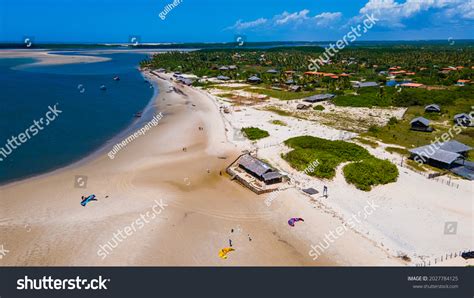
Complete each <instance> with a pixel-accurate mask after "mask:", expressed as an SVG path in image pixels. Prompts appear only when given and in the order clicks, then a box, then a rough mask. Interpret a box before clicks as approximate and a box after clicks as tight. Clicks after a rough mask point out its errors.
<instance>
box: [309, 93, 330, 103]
mask: <svg viewBox="0 0 474 298" xmlns="http://www.w3.org/2000/svg"><path fill="white" fill-rule="evenodd" d="M335 96H336V95H334V94H330V93H327V94H316V95H312V96H310V97H306V98H305V99H303V101H306V102H311V103H315V102H319V101H324V100H329V99H333V98H334V97H335Z"/></svg>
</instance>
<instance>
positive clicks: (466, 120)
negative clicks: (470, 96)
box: [454, 113, 472, 126]
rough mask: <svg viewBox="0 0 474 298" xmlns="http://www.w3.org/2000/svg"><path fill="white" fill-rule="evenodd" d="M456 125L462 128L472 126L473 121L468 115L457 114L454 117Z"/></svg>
mask: <svg viewBox="0 0 474 298" xmlns="http://www.w3.org/2000/svg"><path fill="white" fill-rule="evenodd" d="M454 123H456V124H458V125H461V126H471V125H472V119H471V117H470V116H469V115H468V114H466V113H461V114H456V115H454Z"/></svg>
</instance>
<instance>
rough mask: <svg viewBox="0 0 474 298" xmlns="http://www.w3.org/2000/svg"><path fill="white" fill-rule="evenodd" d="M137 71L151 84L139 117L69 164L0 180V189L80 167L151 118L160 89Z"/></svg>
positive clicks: (108, 149)
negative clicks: (151, 92)
mask: <svg viewBox="0 0 474 298" xmlns="http://www.w3.org/2000/svg"><path fill="white" fill-rule="evenodd" d="M137 71H138V72H139V73H140V75H141V76H142V78H143V79H147V80H148V81H149V82H150V84H151V85H152V86H153V94H152V96H151V97H150V99H149V101H148V102H147V104H146V105H145V106H144V107H143V114H142V117H140V118H139V119H133V120H132V121H131V122H130V124H129V125H127V126H126V127H125V128H124V129H123V130H121V131H119V132H117V133H116V134H115V135H114V136H113V137H112V138H110V139H108V140H106V141H105V142H104V143H103V144H102V145H100V146H99V147H97V148H96V149H94V150H93V151H91V152H89V153H85V154H83V155H81V156H80V157H78V158H77V159H74V160H73V161H71V162H70V163H69V164H67V165H64V166H59V167H57V168H54V169H51V170H48V171H46V172H42V173H37V174H32V175H28V176H25V177H21V178H18V179H12V180H7V181H4V182H0V189H1V188H2V187H4V186H8V185H10V184H11V185H14V184H17V183H22V182H27V181H30V180H34V179H36V178H41V177H47V176H49V175H54V174H58V173H61V171H62V170H72V169H74V168H75V167H80V166H82V165H84V164H86V163H88V162H91V161H93V160H94V159H95V158H97V157H99V156H100V155H101V154H103V153H106V152H108V151H110V149H111V148H113V146H114V145H115V144H116V143H119V142H120V141H122V139H123V137H126V136H128V134H130V133H132V132H133V131H135V130H137V129H139V128H140V127H141V124H143V123H146V122H148V121H150V120H151V119H152V118H153V115H151V114H152V113H153V112H155V111H156V112H159V111H157V110H156V107H155V98H156V97H157V96H158V94H159V92H160V90H159V88H158V84H157V83H156V82H155V81H153V80H149V77H147V76H145V74H144V73H143V72H142V71H141V70H140V69H139V68H137Z"/></svg>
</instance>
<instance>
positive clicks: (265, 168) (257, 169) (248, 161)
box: [238, 154, 273, 177]
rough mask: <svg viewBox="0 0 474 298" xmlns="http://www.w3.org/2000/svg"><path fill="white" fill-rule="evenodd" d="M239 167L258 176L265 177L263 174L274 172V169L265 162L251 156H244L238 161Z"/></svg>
mask: <svg viewBox="0 0 474 298" xmlns="http://www.w3.org/2000/svg"><path fill="white" fill-rule="evenodd" d="M238 163H239V165H240V166H242V167H244V168H246V169H247V170H249V171H251V172H252V173H254V174H255V175H257V176H260V177H263V174H265V173H267V172H271V171H273V169H272V167H270V166H269V165H268V164H266V163H264V162H263V161H261V160H259V159H257V158H255V157H253V156H251V155H250V154H245V155H242V157H240V158H239V161H238Z"/></svg>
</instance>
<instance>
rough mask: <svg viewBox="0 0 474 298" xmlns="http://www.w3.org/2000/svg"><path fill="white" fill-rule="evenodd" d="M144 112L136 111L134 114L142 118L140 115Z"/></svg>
mask: <svg viewBox="0 0 474 298" xmlns="http://www.w3.org/2000/svg"><path fill="white" fill-rule="evenodd" d="M142 113H143V112H136V113H135V115H134V117H136V118H140V117H141V116H142Z"/></svg>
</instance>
